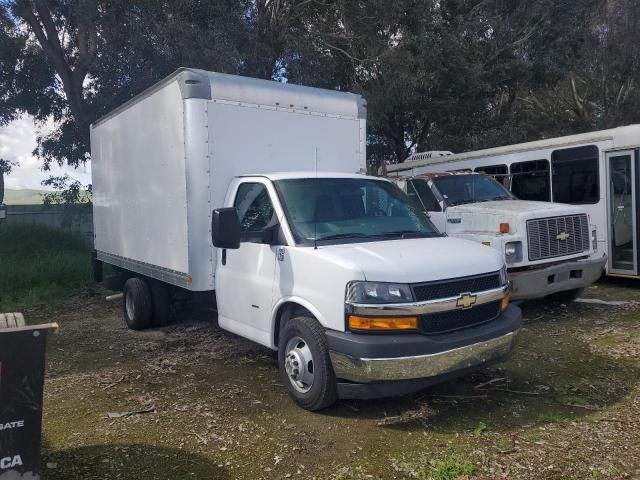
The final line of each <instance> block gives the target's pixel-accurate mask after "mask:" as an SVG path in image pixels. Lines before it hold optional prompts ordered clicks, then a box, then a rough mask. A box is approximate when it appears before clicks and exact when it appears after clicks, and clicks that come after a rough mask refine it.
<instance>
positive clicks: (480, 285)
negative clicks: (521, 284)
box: [411, 272, 501, 302]
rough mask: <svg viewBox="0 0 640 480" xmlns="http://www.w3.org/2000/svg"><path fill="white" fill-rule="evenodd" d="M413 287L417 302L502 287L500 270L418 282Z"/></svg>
mask: <svg viewBox="0 0 640 480" xmlns="http://www.w3.org/2000/svg"><path fill="white" fill-rule="evenodd" d="M411 287H412V288H413V295H414V297H415V299H416V301H417V302H426V301H428V300H437V299H440V298H451V297H457V296H458V295H460V294H461V293H477V292H482V291H484V290H493V289H494V288H500V287H501V285H500V272H495V273H489V274H484V275H475V276H473V277H462V278H455V279H447V280H437V281H435V282H429V283H418V284H413V285H412V286H411Z"/></svg>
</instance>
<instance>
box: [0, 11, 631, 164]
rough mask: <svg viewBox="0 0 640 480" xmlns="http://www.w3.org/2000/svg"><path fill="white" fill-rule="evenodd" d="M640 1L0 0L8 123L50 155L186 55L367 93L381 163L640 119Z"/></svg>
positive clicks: (0, 71)
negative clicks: (29, 130)
mask: <svg viewBox="0 0 640 480" xmlns="http://www.w3.org/2000/svg"><path fill="white" fill-rule="evenodd" d="M639 23H640V2H637V1H636V0H534V1H532V0H394V1H388V0H0V124H6V123H7V122H9V121H11V120H13V119H15V118H16V117H18V116H19V115H21V114H24V113H27V114H30V115H32V116H33V117H34V118H35V120H36V121H40V122H42V121H45V120H46V119H48V118H53V119H54V120H55V122H56V125H57V128H56V129H55V131H53V133H51V134H49V135H47V136H44V137H41V138H39V139H38V147H37V150H36V153H37V155H38V156H39V158H40V159H41V160H42V162H43V166H44V167H45V169H46V168H48V167H49V166H50V165H51V164H52V163H57V164H60V165H63V164H69V165H79V164H81V163H83V162H85V161H86V160H88V159H89V125H90V124H91V122H92V121H93V120H95V119H96V118H98V117H100V116H101V115H104V114H105V113H106V112H108V111H109V110H111V109H113V108H115V107H116V106H117V105H119V104H121V103H123V102H124V101H126V100H127V99H128V98H130V97H132V96H134V95H136V94H137V93H139V92H141V91H142V90H144V89H145V88H147V87H148V86H150V85H151V84H153V83H154V82H156V81H158V80H159V79H161V78H162V77H164V76H166V75H168V74H169V73H171V72H172V71H173V70H175V69H176V68H178V67H180V66H189V67H196V68H204V69H208V70H215V71H220V72H227V73H234V74H241V75H248V76H253V77H259V78H265V79H272V80H274V81H285V80H286V81H289V82H293V83H300V84H304V85H311V86H318V87H323V88H331V89H340V90H349V91H353V92H357V93H362V94H363V95H364V96H365V97H366V98H367V100H368V103H369V122H368V123H369V131H368V137H369V146H368V156H369V160H370V162H371V163H372V165H374V166H375V165H380V164H381V163H382V162H401V161H403V160H404V159H405V158H406V157H407V155H408V154H409V153H410V152H411V151H413V150H416V149H420V150H430V149H447V150H453V151H463V150H468V149H476V148H483V147H490V146H495V145H504V144H509V143H514V142H519V141H526V140H531V139H538V138H543V137H549V136H558V135H564V134H568V133H573V132H583V131H588V130H594V129H601V128H607V127H612V126H616V125H621V124H628V123H633V122H638V121H640V108H639V107H640V90H639V88H640V42H638V40H637V31H638V27H639V26H640V25H639Z"/></svg>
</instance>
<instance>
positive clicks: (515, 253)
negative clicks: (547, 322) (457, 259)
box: [391, 171, 607, 300]
mask: <svg viewBox="0 0 640 480" xmlns="http://www.w3.org/2000/svg"><path fill="white" fill-rule="evenodd" d="M391 178H393V180H394V181H395V183H396V184H397V185H398V186H400V188H402V189H403V190H404V191H405V192H406V193H407V194H408V195H409V196H410V197H414V198H415V199H416V200H417V201H418V202H420V204H421V206H422V208H423V209H424V211H426V212H427V214H428V215H429V218H430V219H431V222H433V223H434V224H435V226H436V227H437V228H438V230H440V231H441V232H445V233H446V234H447V235H450V236H454V237H459V238H466V239H468V240H473V241H476V242H480V243H482V244H483V245H486V246H489V247H493V248H494V249H496V250H497V251H498V252H500V254H501V255H503V256H504V259H505V261H506V264H507V268H508V274H509V279H510V281H511V299H512V300H529V299H535V298H542V297H546V296H554V297H556V298H559V299H565V300H567V299H572V298H574V297H575V296H577V295H578V294H579V293H580V292H581V291H582V289H583V288H585V287H587V286H589V285H591V284H592V283H593V282H595V281H596V280H598V278H600V276H601V275H602V272H603V271H604V266H605V264H606V261H607V259H606V256H602V255H596V250H597V245H598V244H597V240H598V239H597V231H596V227H595V225H592V224H590V222H589V217H588V215H587V212H586V210H585V209H584V208H583V207H581V206H577V205H566V204H562V203H546V202H533V201H524V200H518V199H516V197H515V196H514V195H513V194H512V193H511V192H509V190H507V189H506V188H505V187H504V186H503V185H502V184H501V183H499V182H498V181H496V180H495V179H494V178H493V177H490V176H488V175H484V174H480V173H472V172H468V171H458V172H444V173H423V174H417V175H410V176H397V175H392V176H391Z"/></svg>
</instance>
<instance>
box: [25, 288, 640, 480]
mask: <svg viewBox="0 0 640 480" xmlns="http://www.w3.org/2000/svg"><path fill="white" fill-rule="evenodd" d="M638 288H639V285H636V284H634V283H628V284H624V283H619V282H611V281H609V282H606V283H602V282H601V283H599V284H597V285H596V286H594V287H591V288H590V289H589V290H588V291H587V293H586V295H585V297H589V298H597V299H601V300H608V301H610V300H622V301H625V302H627V303H625V304H623V305H616V306H613V305H598V304H591V303H571V304H566V305H565V304H560V303H549V302H535V303H533V304H528V305H523V311H524V317H525V324H524V329H523V331H522V334H521V337H520V342H519V345H518V346H517V348H516V350H515V352H514V354H513V356H512V358H511V359H510V360H509V361H508V362H506V363H504V364H501V365H498V366H496V367H493V368H490V369H487V370H485V371H482V372H479V373H477V374H474V375H471V376H467V377H465V378H462V379H460V380H456V381H453V382H450V383H447V384H443V385H440V386H437V387H434V388H430V389H427V390H425V391H423V392H420V393H418V394H415V395H413V396H410V397H402V398H394V399H385V400H375V401H348V402H340V403H339V404H338V405H337V406H335V407H334V408H331V409H329V410H327V411H324V412H321V413H310V412H306V411H304V410H302V409H300V408H298V407H296V406H295V405H294V404H293V403H292V402H291V401H290V400H289V398H288V396H287V394H286V391H285V388H284V387H283V385H282V384H281V381H280V378H279V376H278V371H277V365H276V357H275V355H274V354H273V353H272V352H270V351H269V350H267V349H264V348H262V347H259V346H256V345H254V344H252V343H250V342H248V341H245V340H243V339H241V338H239V337H237V336H234V335H232V334H229V333H226V332H223V331H221V330H219V329H218V328H216V327H215V325H214V324H213V323H210V322H209V323H207V322H202V321H200V322H196V321H186V322H184V323H180V324H178V325H175V326H172V327H168V328H165V329H161V330H151V331H147V332H132V331H129V330H127V329H126V328H125V326H124V324H123V322H122V320H121V316H120V305H119V303H118V302H106V301H104V300H102V298H103V297H104V293H103V292H97V293H96V294H95V295H93V296H91V297H83V298H75V299H73V300H70V301H69V302H67V303H66V304H65V305H64V306H63V307H61V308H59V309H57V310H56V311H55V312H53V313H52V312H50V311H47V310H46V309H42V310H37V311H34V312H29V314H28V315H29V320H30V322H31V323H38V322H44V321H47V322H48V321H56V322H58V323H59V324H60V327H61V328H60V333H59V334H58V335H57V336H52V337H51V338H50V342H49V351H48V359H47V380H46V385H45V403H44V408H45V415H44V437H43V443H44V445H43V464H44V465H45V467H44V478H45V479H94V478H95V479H134V478H135V479H143V478H144V479H147V478H149V479H152V478H153V479H177V478H181V479H182V478H193V479H261V478H262V479H281V478H293V479H295V478H305V479H308V478H309V479H310V478H316V479H326V478H334V479H349V478H353V479H393V478H423V479H430V478H433V479H455V478H478V479H498V478H516V479H517V478H536V479H537V478H549V479H585V478H588V479H601V478H607V479H608V478H640V395H639V394H640V377H639V375H638V373H639V372H640V297H639V296H638ZM132 411H138V413H135V414H131V415H128V416H116V415H114V414H121V413H124V412H132ZM145 412H146V413H145Z"/></svg>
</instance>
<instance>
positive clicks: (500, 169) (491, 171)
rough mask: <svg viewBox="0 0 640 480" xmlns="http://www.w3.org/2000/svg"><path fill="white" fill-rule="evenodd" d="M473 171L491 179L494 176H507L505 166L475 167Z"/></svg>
mask: <svg viewBox="0 0 640 480" xmlns="http://www.w3.org/2000/svg"><path fill="white" fill-rule="evenodd" d="M473 171H474V172H477V173H484V174H486V175H491V176H493V177H495V176H496V175H507V174H508V173H509V171H508V170H507V166H506V165H487V166H486V167H476V168H475V169H474V170H473Z"/></svg>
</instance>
